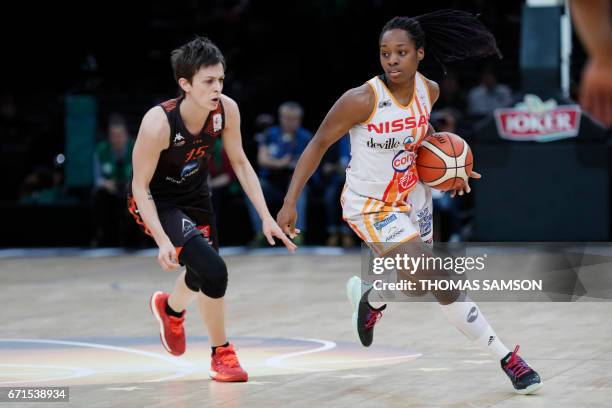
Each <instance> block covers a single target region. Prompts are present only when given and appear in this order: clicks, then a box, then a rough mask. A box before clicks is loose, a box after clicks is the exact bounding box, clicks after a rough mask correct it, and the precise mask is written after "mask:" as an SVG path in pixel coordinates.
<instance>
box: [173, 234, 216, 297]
mask: <svg viewBox="0 0 612 408" xmlns="http://www.w3.org/2000/svg"><path fill="white" fill-rule="evenodd" d="M180 258H181V259H180V261H181V263H183V264H185V265H186V266H187V272H186V274H185V283H186V284H187V287H188V288H189V289H191V290H194V291H195V290H201V291H202V293H204V294H205V295H206V296H208V297H211V298H214V299H217V298H221V297H223V296H224V295H225V290H226V289H227V267H226V266H225V262H224V261H223V259H222V258H221V257H220V256H219V254H218V253H217V251H215V249H214V248H213V247H211V246H210V245H209V244H208V243H207V242H206V240H205V239H204V237H203V236H201V235H197V236H195V237H193V238H191V239H190V240H189V241H187V243H186V244H185V246H184V247H183V249H182V251H181V255H180Z"/></svg>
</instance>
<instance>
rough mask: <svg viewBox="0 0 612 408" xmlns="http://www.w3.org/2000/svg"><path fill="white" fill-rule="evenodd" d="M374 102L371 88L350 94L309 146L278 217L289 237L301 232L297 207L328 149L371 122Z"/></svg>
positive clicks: (355, 89)
mask: <svg viewBox="0 0 612 408" xmlns="http://www.w3.org/2000/svg"><path fill="white" fill-rule="evenodd" d="M374 99H375V96H374V92H373V91H372V89H371V88H370V86H369V85H367V84H364V85H362V86H360V87H358V88H353V89H351V90H349V91H347V92H346V93H345V94H344V95H342V96H341V97H340V99H338V100H337V101H336V103H335V104H334V106H332V108H331V109H330V111H329V112H328V113H327V116H325V119H323V122H322V123H321V126H319V129H318V130H317V133H315V135H314V137H313V138H312V140H311V141H310V143H308V146H307V147H306V149H305V150H304V152H303V153H302V155H301V156H300V159H299V160H298V162H297V165H296V167H295V171H294V173H293V177H291V183H290V184H289V189H288V190H287V194H286V195H285V201H284V204H283V208H281V210H280V212H279V213H278V216H277V217H276V220H277V222H278V225H280V226H281V227H282V228H283V231H285V233H287V234H289V236H291V237H293V236H295V234H296V233H298V232H299V230H296V228H295V222H296V221H297V211H296V209H295V206H296V203H297V200H298V198H299V196H300V194H301V193H302V190H303V189H304V186H305V185H306V183H307V182H308V180H309V179H310V177H311V176H312V174H313V173H314V171H315V170H316V169H317V167H318V166H319V163H321V158H322V157H323V155H324V154H325V152H326V151H327V149H329V147H330V146H331V145H332V144H334V143H335V142H336V141H338V140H339V139H340V138H341V137H342V136H344V135H345V134H346V133H347V132H348V131H349V130H350V129H351V128H352V127H353V126H354V125H356V124H357V123H362V122H365V121H367V120H368V118H369V117H370V114H371V113H372V110H373V108H374V102H375V101H374Z"/></svg>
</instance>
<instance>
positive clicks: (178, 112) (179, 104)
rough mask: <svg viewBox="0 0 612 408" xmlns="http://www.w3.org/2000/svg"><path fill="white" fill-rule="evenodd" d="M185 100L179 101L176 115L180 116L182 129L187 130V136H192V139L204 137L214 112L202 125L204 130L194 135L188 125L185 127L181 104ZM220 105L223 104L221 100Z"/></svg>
mask: <svg viewBox="0 0 612 408" xmlns="http://www.w3.org/2000/svg"><path fill="white" fill-rule="evenodd" d="M184 100H185V98H184V97H182V98H180V99H179V101H178V104H177V105H176V113H177V115H178V120H179V124H180V125H181V127H182V128H183V129H185V131H186V132H187V134H188V135H189V136H191V137H198V136H200V135H202V133H204V131H205V130H206V126H207V125H208V121H209V120H210V118H211V116H212V113H213V112H214V110H211V111H210V112H208V116H206V120H205V121H204V125H202V128H201V129H200V131H199V132H198V133H197V134H195V135H194V134H193V133H191V131H190V130H189V129H188V128H187V125H185V121H184V120H183V115H181V104H182V103H183V101H184ZM219 103H221V101H220V100H219Z"/></svg>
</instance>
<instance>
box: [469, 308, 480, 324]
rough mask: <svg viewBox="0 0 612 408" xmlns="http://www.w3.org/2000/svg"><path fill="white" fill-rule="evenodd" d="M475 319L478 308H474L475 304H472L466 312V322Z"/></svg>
mask: <svg viewBox="0 0 612 408" xmlns="http://www.w3.org/2000/svg"><path fill="white" fill-rule="evenodd" d="M476 319H478V309H477V308H476V306H472V308H471V309H470V311H469V313H468V314H467V322H468V323H472V322H473V321H474V320H476Z"/></svg>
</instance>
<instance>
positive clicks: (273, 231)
mask: <svg viewBox="0 0 612 408" xmlns="http://www.w3.org/2000/svg"><path fill="white" fill-rule="evenodd" d="M262 231H263V233H264V235H265V236H266V239H267V240H268V243H269V244H270V245H276V243H275V242H274V238H273V237H276V238H278V239H280V240H281V241H283V244H285V246H286V247H287V249H288V250H289V252H295V249H296V248H297V245H295V244H294V243H293V242H291V240H290V239H289V237H288V236H287V235H285V233H284V232H283V230H282V229H281V228H280V227H279V226H278V224H277V223H276V221H274V218H272V217H268V218H266V219H265V220H263V226H262Z"/></svg>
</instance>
